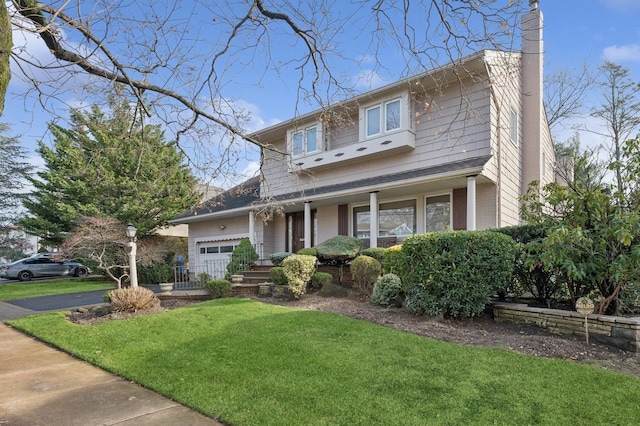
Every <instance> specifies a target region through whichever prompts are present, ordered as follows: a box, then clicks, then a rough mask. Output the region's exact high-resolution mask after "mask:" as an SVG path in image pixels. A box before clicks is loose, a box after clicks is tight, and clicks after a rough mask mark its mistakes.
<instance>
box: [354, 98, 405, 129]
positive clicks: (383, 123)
mask: <svg viewBox="0 0 640 426" xmlns="http://www.w3.org/2000/svg"><path fill="white" fill-rule="evenodd" d="M398 101H399V102H400V116H399V119H400V126H399V127H398V128H396V129H391V130H387V105H389V104H391V103H394V102H398ZM410 106H411V105H410V103H409V96H408V94H407V93H402V94H398V93H396V94H395V95H393V96H390V97H388V98H385V99H383V100H381V101H380V102H376V103H372V104H368V105H364V106H362V107H361V108H360V140H361V141H362V140H368V139H375V138H379V137H383V136H385V135H387V134H393V133H396V132H402V131H406V130H410V123H411V119H410V116H409V108H410ZM374 108H379V109H380V123H379V126H380V132H379V133H375V134H371V135H369V134H367V124H368V121H367V119H368V117H367V115H368V112H369V111H370V110H372V109H374Z"/></svg>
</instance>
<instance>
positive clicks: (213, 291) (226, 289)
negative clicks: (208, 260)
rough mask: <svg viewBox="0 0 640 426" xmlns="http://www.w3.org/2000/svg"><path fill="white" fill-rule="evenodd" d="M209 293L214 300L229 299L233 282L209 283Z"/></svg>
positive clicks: (214, 281)
mask: <svg viewBox="0 0 640 426" xmlns="http://www.w3.org/2000/svg"><path fill="white" fill-rule="evenodd" d="M207 291H208V292H209V294H210V295H211V296H213V298H214V299H220V298H223V297H227V296H229V295H230V294H231V282H229V281H228V280H211V281H207Z"/></svg>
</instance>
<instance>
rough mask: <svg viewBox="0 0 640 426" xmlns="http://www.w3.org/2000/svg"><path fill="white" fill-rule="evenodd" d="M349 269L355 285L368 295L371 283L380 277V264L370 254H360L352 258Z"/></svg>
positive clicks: (371, 287) (371, 286)
mask: <svg viewBox="0 0 640 426" xmlns="http://www.w3.org/2000/svg"><path fill="white" fill-rule="evenodd" d="M349 270H350V271H351V279H352V280H353V284H354V285H355V287H356V288H358V289H359V290H361V291H362V292H364V293H365V294H368V295H370V294H371V290H372V289H373V284H374V283H375V282H376V280H377V279H378V278H379V277H380V274H381V272H382V265H380V262H378V261H377V260H376V259H374V258H373V257H371V256H365V255H361V256H358V257H356V258H355V259H353V261H352V262H351V265H349Z"/></svg>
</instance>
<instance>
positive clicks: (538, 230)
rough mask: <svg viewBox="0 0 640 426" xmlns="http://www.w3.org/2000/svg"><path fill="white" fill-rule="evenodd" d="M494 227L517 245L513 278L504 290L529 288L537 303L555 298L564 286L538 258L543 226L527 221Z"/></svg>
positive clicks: (540, 252) (548, 301)
mask: <svg viewBox="0 0 640 426" xmlns="http://www.w3.org/2000/svg"><path fill="white" fill-rule="evenodd" d="M496 231H497V232H500V233H503V234H505V235H508V236H510V237H511V238H513V240H514V241H515V242H516V246H517V254H516V260H515V265H514V269H513V280H512V282H511V283H510V284H509V286H507V288H506V289H505V290H504V293H505V294H515V295H520V294H522V293H524V292H530V293H531V294H532V295H533V297H534V298H535V299H536V300H537V301H538V303H540V304H541V305H549V303H550V302H551V301H552V300H553V299H556V298H558V297H559V296H560V294H561V293H562V291H563V290H564V286H563V284H564V283H563V281H562V280H559V279H557V278H558V277H557V276H556V274H555V273H554V271H553V270H552V269H551V268H547V267H545V264H544V262H543V261H542V254H543V240H544V238H545V230H544V228H543V227H542V226H541V225H531V224H527V225H519V226H509V227H504V228H500V229H496ZM501 296H502V295H501Z"/></svg>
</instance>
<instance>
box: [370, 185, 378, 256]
mask: <svg viewBox="0 0 640 426" xmlns="http://www.w3.org/2000/svg"><path fill="white" fill-rule="evenodd" d="M369 247H371V248H374V247H378V193H377V192H370V193H369Z"/></svg>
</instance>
